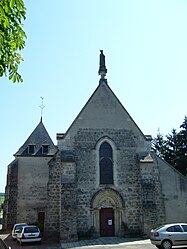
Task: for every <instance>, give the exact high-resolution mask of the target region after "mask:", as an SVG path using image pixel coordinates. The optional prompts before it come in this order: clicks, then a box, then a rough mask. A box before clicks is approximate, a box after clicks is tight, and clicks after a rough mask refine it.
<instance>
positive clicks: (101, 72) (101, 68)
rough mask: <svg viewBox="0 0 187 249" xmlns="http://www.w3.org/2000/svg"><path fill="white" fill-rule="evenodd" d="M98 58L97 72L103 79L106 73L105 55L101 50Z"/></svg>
mask: <svg viewBox="0 0 187 249" xmlns="http://www.w3.org/2000/svg"><path fill="white" fill-rule="evenodd" d="M100 52H101V53H100V60H99V71H98V74H99V75H101V78H102V79H104V78H105V76H106V73H107V69H106V65H105V55H104V54H103V50H100Z"/></svg>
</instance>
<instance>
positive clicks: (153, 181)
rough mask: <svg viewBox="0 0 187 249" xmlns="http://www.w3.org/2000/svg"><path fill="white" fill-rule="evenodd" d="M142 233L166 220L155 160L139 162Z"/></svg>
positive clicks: (146, 232)
mask: <svg viewBox="0 0 187 249" xmlns="http://www.w3.org/2000/svg"><path fill="white" fill-rule="evenodd" d="M141 176H142V179H141V183H142V201H143V220H144V224H143V226H144V234H149V232H150V230H151V229H152V228H155V227H157V226H159V225H161V224H164V223H165V222H166V219H165V217H166V214H165V207H164V200H163V194H162V186H161V183H160V174H159V168H158V165H157V163H156V161H153V162H147V163H146V162H144V163H141Z"/></svg>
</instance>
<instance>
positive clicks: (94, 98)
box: [3, 50, 187, 242]
mask: <svg viewBox="0 0 187 249" xmlns="http://www.w3.org/2000/svg"><path fill="white" fill-rule="evenodd" d="M106 73H107V69H106V66H105V56H104V54H103V51H102V50H101V54H100V67H99V75H100V81H99V84H98V86H97V88H96V89H95V91H94V92H93V94H92V95H91V97H90V98H89V99H88V101H87V103H86V104H85V105H84V107H83V108H82V110H81V111H80V113H79V114H78V116H77V117H76V118H75V120H74V121H73V123H72V124H71V126H70V127H69V129H68V130H67V131H66V132H65V133H63V134H62V133H57V145H54V143H53V141H52V140H51V138H50V136H49V134H48V132H47V130H46V128H45V126H44V124H43V121H42V119H41V121H40V122H39V124H38V125H37V127H36V128H35V129H34V131H33V132H32V133H31V135H30V136H29V137H28V138H27V140H26V141H25V143H24V144H23V145H22V146H21V147H20V149H19V150H18V151H17V152H16V153H15V155H14V156H15V160H14V161H13V162H11V163H10V164H9V165H8V172H7V185H6V189H5V204H4V226H3V228H4V229H10V228H12V226H13V224H14V223H19V222H27V223H29V224H30V223H31V224H33V223H36V224H40V225H41V224H42V225H43V226H44V234H45V236H49V237H52V238H55V237H56V238H58V239H60V240H62V241H64V242H65V241H75V240H77V239H78V238H80V237H81V236H84V237H86V236H93V237H99V236H105V237H107V236H110V237H111V236H131V235H148V234H149V231H150V229H152V228H153V227H156V226H158V225H160V224H163V223H171V222H187V179H186V178H185V177H184V176H183V175H181V174H180V173H179V172H178V171H176V170H175V169H174V168H173V167H172V166H170V165H169V164H168V163H166V162H165V161H163V160H162V159H160V158H159V157H157V156H156V154H155V153H154V151H152V149H151V136H147V135H144V134H143V133H142V131H141V130H140V128H139V127H138V126H137V124H136V123H135V121H134V120H133V119H132V117H131V116H130V115H129V113H128V112H127V110H126V109H125V108H124V107H123V105H122V104H121V102H120V101H119V100H118V98H117V97H116V95H115V94H114V92H113V91H112V89H111V88H110V86H109V85H108V82H107V79H106V78H105V77H106ZM142 115H143V114H142ZM145 118H146V117H145Z"/></svg>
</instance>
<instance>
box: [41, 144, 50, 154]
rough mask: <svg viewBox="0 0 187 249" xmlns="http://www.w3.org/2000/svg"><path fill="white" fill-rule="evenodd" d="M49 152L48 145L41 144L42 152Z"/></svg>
mask: <svg viewBox="0 0 187 249" xmlns="http://www.w3.org/2000/svg"><path fill="white" fill-rule="evenodd" d="M48 152H49V145H42V154H47V153H48Z"/></svg>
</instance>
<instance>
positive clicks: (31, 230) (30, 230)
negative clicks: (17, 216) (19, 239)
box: [24, 227, 39, 233]
mask: <svg viewBox="0 0 187 249" xmlns="http://www.w3.org/2000/svg"><path fill="white" fill-rule="evenodd" d="M38 232H39V230H38V228H37V227H25V229H24V233H38Z"/></svg>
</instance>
